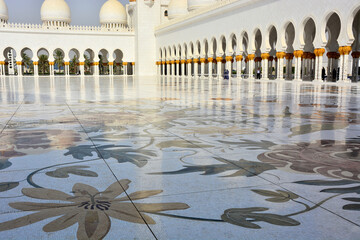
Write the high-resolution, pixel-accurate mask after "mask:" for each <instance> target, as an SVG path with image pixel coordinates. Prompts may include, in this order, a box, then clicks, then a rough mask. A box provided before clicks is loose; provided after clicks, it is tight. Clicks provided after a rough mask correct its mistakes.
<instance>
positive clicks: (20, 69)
mask: <svg viewBox="0 0 360 240" xmlns="http://www.w3.org/2000/svg"><path fill="white" fill-rule="evenodd" d="M16 65H17V70H18V76H22V75H23V68H22V62H16Z"/></svg>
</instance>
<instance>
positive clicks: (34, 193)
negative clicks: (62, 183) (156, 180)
mask: <svg viewBox="0 0 360 240" xmlns="http://www.w3.org/2000/svg"><path fill="white" fill-rule="evenodd" d="M119 183H120V184H121V186H120V184H119ZM129 183H130V180H128V179H123V180H121V181H119V182H115V183H113V184H111V185H110V186H109V187H108V188H107V189H106V190H105V191H103V192H99V191H98V190H97V189H96V188H94V187H92V186H89V185H86V184H82V183H77V184H75V185H74V186H73V189H72V192H73V196H72V195H69V194H66V193H64V192H61V191H58V190H53V189H45V188H23V189H22V193H23V194H24V195H25V196H27V197H31V198H36V199H44V200H55V201H65V202H67V203H44V202H42V203H34V202H14V203H10V204H9V205H10V206H11V207H12V208H15V209H17V210H21V211H31V212H35V213H32V214H30V215H26V216H23V217H20V218H17V219H14V220H10V221H7V222H3V223H0V231H6V230H11V229H15V228H19V227H23V226H27V225H30V224H33V223H36V222H39V221H42V220H44V219H47V218H53V217H57V216H60V217H59V218H57V219H55V220H53V221H51V222H49V223H47V224H46V225H45V226H44V227H43V230H44V231H45V232H56V231H60V230H63V229H66V228H68V227H70V226H72V225H74V224H76V223H78V224H79V227H78V230H77V238H78V239H102V238H103V237H105V236H106V235H107V233H108V232H109V230H110V226H111V220H110V217H111V218H116V219H119V220H122V221H127V222H132V223H139V224H145V222H144V220H145V221H146V223H147V224H155V221H154V220H153V219H152V218H151V217H149V216H148V215H146V214H144V213H157V212H161V211H167V210H182V209H187V208H189V206H188V205H187V204H184V203H135V206H136V208H135V207H134V205H133V204H132V203H131V202H130V201H129V198H128V197H127V196H124V197H121V198H116V197H118V196H119V195H120V194H122V193H124V190H125V191H126V190H127V189H128V188H129ZM161 192H162V190H150V191H138V192H134V193H131V194H129V197H130V198H131V199H132V200H133V201H135V200H139V199H144V198H148V197H150V196H154V195H157V194H159V193H161ZM139 212H141V215H140V213H139Z"/></svg>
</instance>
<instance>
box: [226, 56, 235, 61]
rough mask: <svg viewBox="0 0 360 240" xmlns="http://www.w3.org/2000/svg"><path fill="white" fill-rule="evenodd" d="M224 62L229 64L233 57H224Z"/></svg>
mask: <svg viewBox="0 0 360 240" xmlns="http://www.w3.org/2000/svg"><path fill="white" fill-rule="evenodd" d="M225 60H226V61H227V62H230V61H232V60H233V57H232V56H226V57H225Z"/></svg>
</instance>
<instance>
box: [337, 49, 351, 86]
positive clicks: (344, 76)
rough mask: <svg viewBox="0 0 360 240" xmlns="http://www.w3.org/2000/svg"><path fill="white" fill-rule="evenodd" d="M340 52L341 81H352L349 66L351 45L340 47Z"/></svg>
mask: <svg viewBox="0 0 360 240" xmlns="http://www.w3.org/2000/svg"><path fill="white" fill-rule="evenodd" d="M339 52H340V54H341V58H340V59H341V60H340V66H342V69H341V67H340V77H339V79H340V81H342V82H350V80H349V79H348V68H349V54H350V52H351V46H345V47H340V49H339Z"/></svg>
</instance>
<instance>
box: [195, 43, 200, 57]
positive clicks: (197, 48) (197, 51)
mask: <svg viewBox="0 0 360 240" xmlns="http://www.w3.org/2000/svg"><path fill="white" fill-rule="evenodd" d="M200 54H201V43H200V41H199V40H197V41H196V45H195V56H197V57H198V56H199V55H200Z"/></svg>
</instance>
